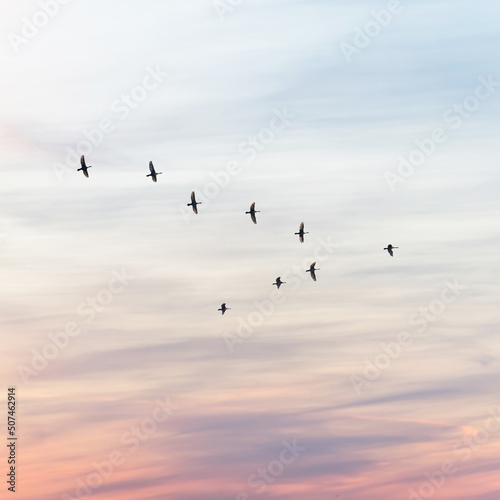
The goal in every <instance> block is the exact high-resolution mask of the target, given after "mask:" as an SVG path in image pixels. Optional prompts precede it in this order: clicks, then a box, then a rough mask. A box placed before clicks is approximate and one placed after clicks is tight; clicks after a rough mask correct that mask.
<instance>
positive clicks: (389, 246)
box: [384, 244, 399, 257]
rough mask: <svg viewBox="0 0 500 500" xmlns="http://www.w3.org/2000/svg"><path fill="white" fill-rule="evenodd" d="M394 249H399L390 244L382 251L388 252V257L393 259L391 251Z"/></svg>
mask: <svg viewBox="0 0 500 500" xmlns="http://www.w3.org/2000/svg"><path fill="white" fill-rule="evenodd" d="M395 248H399V247H393V246H392V245H391V244H389V245H387V247H386V248H384V250H387V251H388V252H389V255H390V256H391V257H394V252H393V250H394V249H395Z"/></svg>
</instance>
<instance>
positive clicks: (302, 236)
mask: <svg viewBox="0 0 500 500" xmlns="http://www.w3.org/2000/svg"><path fill="white" fill-rule="evenodd" d="M295 234H298V235H299V240H300V242H301V243H304V234H309V233H304V223H303V222H301V223H300V227H299V232H298V233H295Z"/></svg>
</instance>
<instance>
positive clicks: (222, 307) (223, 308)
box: [217, 302, 231, 316]
mask: <svg viewBox="0 0 500 500" xmlns="http://www.w3.org/2000/svg"><path fill="white" fill-rule="evenodd" d="M228 309H231V308H230V307H226V303H225V302H224V303H223V304H222V305H221V306H220V309H217V311H222V315H223V316H224V313H225V312H226V311H227V310H228Z"/></svg>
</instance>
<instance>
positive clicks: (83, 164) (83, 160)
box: [77, 155, 92, 178]
mask: <svg viewBox="0 0 500 500" xmlns="http://www.w3.org/2000/svg"><path fill="white" fill-rule="evenodd" d="M80 165H81V168H79V169H78V170H77V172H79V171H80V170H81V171H82V172H83V175H84V176H85V177H87V178H88V177H89V173H88V172H87V169H89V168H92V165H89V166H88V167H87V165H86V164H85V156H83V155H82V156H81V158H80Z"/></svg>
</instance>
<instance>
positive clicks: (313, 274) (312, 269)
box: [306, 262, 319, 281]
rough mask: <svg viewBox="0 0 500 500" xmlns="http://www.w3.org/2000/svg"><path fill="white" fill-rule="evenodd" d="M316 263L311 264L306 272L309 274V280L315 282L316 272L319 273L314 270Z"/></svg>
mask: <svg viewBox="0 0 500 500" xmlns="http://www.w3.org/2000/svg"><path fill="white" fill-rule="evenodd" d="M315 266H316V262H313V263H312V264H311V267H310V268H309V269H308V270H307V271H306V273H311V278H312V279H313V280H314V281H316V271H319V269H316V267H315Z"/></svg>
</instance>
